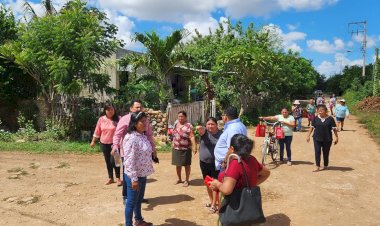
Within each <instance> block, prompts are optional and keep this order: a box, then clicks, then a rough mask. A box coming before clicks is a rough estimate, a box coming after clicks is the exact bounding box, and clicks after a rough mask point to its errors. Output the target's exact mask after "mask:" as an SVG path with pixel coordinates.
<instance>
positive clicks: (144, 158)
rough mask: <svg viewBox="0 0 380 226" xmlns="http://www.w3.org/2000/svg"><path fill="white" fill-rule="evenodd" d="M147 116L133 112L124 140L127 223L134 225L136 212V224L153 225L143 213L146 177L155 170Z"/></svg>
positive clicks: (139, 225)
mask: <svg viewBox="0 0 380 226" xmlns="http://www.w3.org/2000/svg"><path fill="white" fill-rule="evenodd" d="M146 120H147V116H146V114H145V113H144V112H135V113H132V114H131V121H130V123H129V126H128V130H127V134H126V135H125V138H124V140H123V148H124V154H125V157H124V163H123V164H124V173H125V182H124V183H125V186H126V187H127V193H128V199H127V203H126V205H125V225H126V226H132V216H133V213H135V216H134V218H135V224H134V225H135V226H145V225H152V224H151V223H147V222H145V221H144V219H143V217H142V215H141V201H142V199H143V197H144V193H145V186H146V178H147V176H149V175H151V174H152V173H153V172H154V170H153V165H152V154H153V149H152V145H151V144H150V142H149V140H148V138H147V136H146V135H145V134H144V132H145V121H146Z"/></svg>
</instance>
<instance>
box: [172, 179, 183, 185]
mask: <svg viewBox="0 0 380 226" xmlns="http://www.w3.org/2000/svg"><path fill="white" fill-rule="evenodd" d="M182 183H183V181H182V180H177V181H176V182H174V185H176V184H182Z"/></svg>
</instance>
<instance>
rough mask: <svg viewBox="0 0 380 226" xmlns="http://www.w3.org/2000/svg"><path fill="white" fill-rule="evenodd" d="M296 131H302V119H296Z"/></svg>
mask: <svg viewBox="0 0 380 226" xmlns="http://www.w3.org/2000/svg"><path fill="white" fill-rule="evenodd" d="M296 124H297V125H296V127H297V128H296V131H301V129H302V117H299V118H296Z"/></svg>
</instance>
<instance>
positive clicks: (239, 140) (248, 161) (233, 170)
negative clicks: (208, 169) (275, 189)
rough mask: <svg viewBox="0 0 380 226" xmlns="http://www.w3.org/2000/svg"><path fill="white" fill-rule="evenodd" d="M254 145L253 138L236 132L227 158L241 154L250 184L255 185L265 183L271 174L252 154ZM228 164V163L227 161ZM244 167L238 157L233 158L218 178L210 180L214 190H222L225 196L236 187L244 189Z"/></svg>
mask: <svg viewBox="0 0 380 226" xmlns="http://www.w3.org/2000/svg"><path fill="white" fill-rule="evenodd" d="M253 146H254V142H253V140H251V139H249V138H248V137H247V136H245V135H242V134H236V135H234V136H233V137H232V138H231V146H230V147H229V148H228V152H227V156H226V158H225V159H226V160H225V161H227V159H229V155H231V154H236V155H238V156H240V158H241V160H242V163H243V166H244V169H245V171H246V172H247V176H248V182H249V185H250V186H252V187H254V186H257V185H259V184H261V183H263V182H264V181H265V180H266V179H267V178H268V177H269V175H270V171H269V170H268V168H266V167H265V166H263V165H262V164H260V163H259V162H258V161H257V159H256V158H255V157H254V156H252V155H251V152H252V149H253ZM226 164H227V163H226ZM243 175H244V174H243V169H242V167H241V165H240V164H239V162H238V160H237V159H231V161H230V162H229V165H228V169H227V170H225V171H223V172H221V173H220V174H219V178H218V180H213V181H211V182H210V187H211V189H213V190H217V191H220V192H221V193H222V194H223V195H224V196H226V195H230V194H231V193H232V192H233V190H235V189H242V188H243V187H244V185H245V183H244V178H243Z"/></svg>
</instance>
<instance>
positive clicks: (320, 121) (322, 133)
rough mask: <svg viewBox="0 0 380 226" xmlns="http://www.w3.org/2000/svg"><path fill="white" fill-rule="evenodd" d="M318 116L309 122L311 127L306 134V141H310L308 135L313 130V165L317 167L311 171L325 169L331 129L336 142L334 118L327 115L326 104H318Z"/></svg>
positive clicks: (330, 140) (330, 142)
mask: <svg viewBox="0 0 380 226" xmlns="http://www.w3.org/2000/svg"><path fill="white" fill-rule="evenodd" d="M317 109H318V116H317V117H316V118H315V119H314V120H313V122H312V123H311V126H312V127H311V128H310V130H309V133H308V135H307V139H306V141H307V142H309V141H310V135H311V133H312V132H313V131H314V134H313V140H314V150H315V165H316V166H317V168H316V169H315V170H314V171H313V172H318V171H320V170H324V169H327V167H328V165H329V154H330V148H331V144H332V142H333V139H332V131H334V134H335V142H334V144H337V143H338V133H337V129H336V124H335V120H334V118H333V117H331V116H329V115H327V107H326V105H318V106H317ZM321 149H322V152H323V165H324V167H323V169H321Z"/></svg>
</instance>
